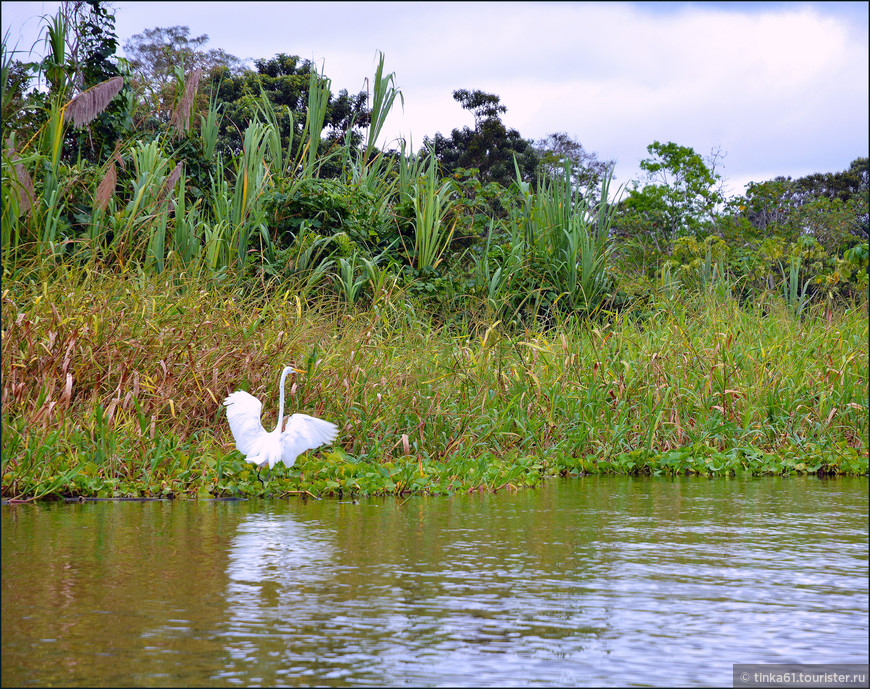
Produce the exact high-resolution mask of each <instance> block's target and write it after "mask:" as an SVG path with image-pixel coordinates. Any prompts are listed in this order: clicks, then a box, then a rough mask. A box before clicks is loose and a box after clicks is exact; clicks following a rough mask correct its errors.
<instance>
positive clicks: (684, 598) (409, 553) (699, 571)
mask: <svg viewBox="0 0 870 689" xmlns="http://www.w3.org/2000/svg"><path fill="white" fill-rule="evenodd" d="M867 498H868V490H867V481H866V479H855V480H838V481H818V480H815V479H812V480H803V479H801V480H776V479H770V480H764V481H727V480H717V481H707V480H703V479H701V480H694V479H693V480H678V481H667V480H648V479H625V478H613V479H608V478H602V479H588V480H586V479H584V480H578V481H572V482H567V481H554V482H551V483H548V484H547V485H545V486H544V487H542V488H540V489H537V490H528V491H523V492H520V493H515V494H500V495H496V496H492V495H472V496H459V495H457V496H454V497H453V498H432V499H426V498H412V499H410V500H408V501H406V502H396V501H392V500H368V501H365V500H364V501H361V502H360V504H358V505H352V504H349V503H344V504H343V503H339V502H335V501H328V500H324V501H320V502H312V503H302V502H297V501H274V502H258V501H250V502H245V503H232V504H202V503H199V504H190V505H179V504H176V505H164V506H153V505H152V506H129V505H126V506H107V505H86V506H76V507H74V508H70V506H60V507H57V506H55V507H48V508H42V507H39V508H32V509H31V507H30V506H29V507H28V508H26V509H18V508H16V510H3V511H2V512H0V515H2V517H3V534H2V535H3V549H2V555H3V577H2V585H3V610H2V614H3V626H2V632H3V635H2V642H3V678H2V679H3V684H49V683H62V684H67V685H76V684H77V685H83V684H92V685H102V686H107V685H110V684H128V685H129V684H136V685H172V684H209V685H221V686H235V685H258V684H259V685H288V686H304V685H311V684H317V685H323V686H340V685H366V684H378V685H381V684H388V685H395V684H411V685H437V684H449V685H475V686H483V685H493V686H498V685H565V684H573V685H622V684H628V683H642V684H653V685H689V684H691V685H721V684H725V683H728V682H730V681H731V680H730V678H731V664H732V663H735V662H768V663H774V662H847V661H848V662H867V642H868V633H867V613H868V584H867V575H868V571H867V570H868V568H867V555H868V549H867V523H866V512H867V503H868V500H867ZM13 515H14V516H13Z"/></svg>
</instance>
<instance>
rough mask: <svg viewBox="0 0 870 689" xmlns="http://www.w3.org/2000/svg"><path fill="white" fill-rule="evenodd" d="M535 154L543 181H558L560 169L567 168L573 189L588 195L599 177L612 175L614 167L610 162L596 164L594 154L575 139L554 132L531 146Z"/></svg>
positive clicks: (598, 181)
mask: <svg viewBox="0 0 870 689" xmlns="http://www.w3.org/2000/svg"><path fill="white" fill-rule="evenodd" d="M535 150H537V151H538V154H539V155H540V158H541V162H540V173H541V174H542V175H544V176H546V177H549V178H551V179H552V178H553V177H556V176H559V177H561V176H562V175H563V174H564V169H565V168H564V165H565V162H567V163H568V164H569V165H570V166H571V180H572V181H573V183H574V185H575V186H577V187H579V188H580V189H582V190H584V191H585V192H591V191H595V190H597V189H598V186H599V185H600V183H601V178H602V176H603V175H604V174H605V173H607V172H613V168H614V167H615V166H616V163H615V161H613V160H599V159H598V156H597V155H596V154H595V153H591V152H589V151H587V150H586V149H585V148H583V144H581V143H580V142H579V141H577V140H576V139H573V138H571V137H570V136H568V134H567V133H566V132H555V133H553V134H549V135H547V137H546V138H544V139H540V140H539V141H538V142H537V143H535Z"/></svg>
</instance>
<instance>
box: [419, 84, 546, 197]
mask: <svg viewBox="0 0 870 689" xmlns="http://www.w3.org/2000/svg"><path fill="white" fill-rule="evenodd" d="M453 99H454V100H456V101H457V102H459V103H460V104H461V105H462V107H463V108H464V109H465V110H469V111H470V112H471V113H472V114H473V115H474V129H470V128H469V127H463V128H462V129H454V130H453V131H452V133H451V135H450V138H447V137H445V136H443V135H442V134H441V133H440V132H439V133H438V134H436V135H435V136H434V137H433V138H432V139H431V140H430V139H428V138H426V139H424V141H423V144H424V147H425V148H427V149H428V148H431V149H432V150H433V151H434V152H435V155H436V156H437V157H438V162H439V163H440V165H441V169H442V171H443V174H445V175H450V174H453V173H454V172H455V171H456V170H457V169H458V168H465V169H472V168H474V169H475V170H477V176H478V179H479V180H480V182H481V183H482V184H487V183H489V182H496V183H498V184H500V185H502V186H504V187H507V186H509V185H510V184H511V182H512V181H513V176H514V163H513V161H514V158H516V159H517V160H518V161H519V163H518V164H519V166H520V170H521V171H522V175H523V179H524V180H526V181H528V180H531V179H532V177H533V176H534V174H535V171H536V169H537V166H538V154H537V152H536V151H535V148H534V146H533V145H532V142H531V141H527V140H526V139H523V138H522V137H521V136H520V134H519V132H518V131H517V130H515V129H508V128H507V127H505V125H504V123H503V122H502V121H501V118H500V117H499V115H501V114H503V113H505V112H507V107H505V106H504V105H501V103H500V101H501V99H500V98H499V97H498V96H496V95H495V94H491V93H484V92H483V91H468V90H466V89H459V90H457V91H454V92H453Z"/></svg>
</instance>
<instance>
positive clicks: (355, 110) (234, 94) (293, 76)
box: [211, 53, 369, 151]
mask: <svg viewBox="0 0 870 689" xmlns="http://www.w3.org/2000/svg"><path fill="white" fill-rule="evenodd" d="M254 65H255V67H256V71H254V70H250V69H246V70H243V71H241V72H239V73H238V74H235V75H233V74H231V73H229V71H227V70H223V69H219V70H216V71H215V72H214V73H213V75H212V77H211V83H212V84H213V86H214V88H215V89H216V90H217V94H218V101H219V102H220V103H221V108H222V111H223V124H222V127H221V142H222V145H223V146H224V147H225V148H228V149H230V150H233V151H239V150H241V145H242V140H241V132H244V130H245V127H246V125H247V123H248V122H250V121H251V120H253V119H254V117H255V116H256V113H257V105H256V103H257V100H258V99H259V98H260V94H261V93H265V94H266V97H267V98H269V100H270V101H271V103H272V105H273V106H274V108H275V111H276V114H277V116H278V126H279V128H280V130H281V140H282V145H283V146H284V147H285V149H286V146H287V144H288V143H289V142H290V138H291V136H292V140H293V146H294V150H295V148H296V147H297V146H299V145H301V135H302V128H303V126H304V124H305V111H306V108H307V107H308V90H309V86H310V78H311V73H312V71H313V69H314V64H313V63H312V62H311V61H310V60H303V59H301V58H300V57H298V56H296V55H287V54H285V53H279V54H277V55H275V56H274V57H272V58H269V59H261V60H255V61H254ZM325 78H326V77H324V76H321V77H320V79H325ZM368 122H369V112H368V109H367V108H366V94H365V92H364V91H362V92H360V93H357V94H356V95H349V94H348V92H347V90H344V89H343V90H341V91H339V93H338V95H337V96H334V95H332V94H330V96H329V102H328V103H327V107H326V117H325V120H324V126H325V129H326V137H325V139H326V140H327V141H328V142H334V141H337V140H340V139H343V137H344V136H345V134H347V133H348V132H350V133H351V141H352V143H353V144H354V145H356V144H358V143H359V142H360V141H361V140H362V135H361V134H360V132H359V128H361V127H365V126H367V125H368Z"/></svg>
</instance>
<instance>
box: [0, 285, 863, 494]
mask: <svg viewBox="0 0 870 689" xmlns="http://www.w3.org/2000/svg"><path fill="white" fill-rule="evenodd" d="M34 270H37V269H36V268H34ZM2 317H3V323H4V329H5V331H4V336H3V352H2V354H3V357H2V373H3V389H2V413H3V429H4V433H3V493H4V495H6V496H32V495H34V494H35V493H34V491H38V490H44V489H46V488H47V487H48V486H49V483H50V485H51V486H54V483H53V482H54V481H56V480H58V477H63V476H67V473H68V472H73V471H75V470H76V469H80V470H81V472H85V473H79V474H75V475H72V474H70V475H69V476H67V478H66V479H64V480H63V481H61V484H62V485H60V486H55V487H54V488H51V490H50V491H49V492H54V493H61V494H63V493H64V491H66V492H67V493H70V492H72V493H76V492H77V491H85V492H86V493H87V492H88V491H91V493H90V494H94V493H93V492H94V491H97V490H98V488H99V486H100V485H103V484H102V483H100V482H101V481H103V480H104V479H105V480H109V479H111V481H114V482H115V483H110V484H106V485H116V486H123V487H124V488H123V490H125V491H127V492H128V493H137V492H138V493H142V494H160V491H161V490H162V488H160V486H161V485H162V484H161V482H162V481H166V482H168V485H171V486H172V487H173V488H172V490H173V491H174V492H185V491H188V492H189V491H193V492H200V493H203V492H208V491H211V494H215V493H218V494H221V493H223V494H226V493H229V494H232V493H233V490H238V489H239V485H240V484H239V483H238V482H236V483H233V484H232V485H234V486H235V488H234V489H231V488H230V487H228V486H230V484H229V483H227V481H228V480H229V479H227V476H228V475H233V476H249V477H250V479H251V480H252V481H253V480H254V477H253V474H245V472H246V467H245V465H244V464H243V463H242V460H241V457H240V456H239V455H238V454H237V453H235V452H234V450H233V443H232V439H231V436H230V433H229V428H228V426H227V424H226V422H225V417H224V416H223V414H222V407H221V405H220V401H221V400H222V399H223V397H224V396H225V395H226V394H227V393H228V392H230V391H232V390H234V389H238V388H243V389H247V390H249V391H250V392H252V393H253V394H255V395H257V396H259V397H260V398H261V399H264V401H265V405H264V410H265V412H264V413H265V418H264V425H265V426H269V424H270V423H272V422H273V421H272V422H270V421H269V419H270V418H272V415H273V414H274V413H275V407H274V400H275V399H276V398H277V390H276V382H275V379H276V377H275V372H276V371H277V370H278V369H279V368H280V367H281V366H283V365H285V364H293V365H295V366H297V367H298V368H302V369H303V370H305V371H306V374H304V375H301V376H299V377H298V378H297V379H296V380H295V381H294V382H293V384H292V386H291V388H290V390H289V404H290V411H291V412H292V411H297V410H298V411H304V412H306V413H311V414H316V415H318V416H322V417H324V418H328V419H331V420H333V421H335V422H336V423H338V425H339V427H340V428H341V434H340V439H339V443H338V447H337V448H336V449H329V450H326V451H324V452H323V453H321V454H320V455H317V456H316V457H309V458H307V459H306V460H303V461H301V462H300V464H299V467H298V468H296V469H294V470H293V471H291V472H289V473H287V474H285V475H284V476H283V478H282V479H281V480H282V481H286V482H288V483H285V484H284V485H286V486H290V487H293V489H300V490H301V489H303V488H305V489H314V490H316V491H318V492H323V491H326V492H329V491H330V490H332V489H334V488H335V486H331V484H327V483H326V482H327V481H333V482H334V481H335V480H336V479H335V478H334V472H335V471H337V469H336V467H337V466H349V467H354V468H353V469H352V470H351V469H346V471H348V472H351V473H350V474H349V476H350V475H352V476H353V477H354V478H353V482H351V483H350V484H347V485H344V484H340V482H339V484H340V485H342V486H343V488H342V489H346V490H351V491H354V490H368V491H371V490H374V489H377V490H388V491H389V490H392V489H389V485H390V484H393V485H394V487H395V486H397V485H400V484H399V483H397V481H398V475H399V474H402V472H405V471H408V472H411V473H409V474H408V476H407V477H406V479H403V482H402V483H401V486H402V487H400V488H399V489H398V490H399V492H401V491H402V490H439V491H440V490H442V489H444V486H446V485H447V484H448V483H449V484H450V485H452V486H453V487H454V488H455V487H456V486H457V485H466V486H470V485H472V483H473V481H472V477H473V475H476V474H475V472H477V469H475V466H477V464H478V463H481V462H482V463H483V464H482V465H481V466H492V467H500V468H498V469H497V470H496V469H495V468H494V469H493V471H494V472H495V473H494V476H496V477H501V476H506V475H508V474H509V473H510V472H511V471H512V470H513V469H512V467H515V466H516V464H515V463H516V462H517V461H520V460H522V461H523V462H526V459H528V463H527V464H523V466H524V467H526V468H525V469H522V472H523V476H525V477H526V479H529V477H530V476H532V475H538V476H539V475H540V474H541V473H542V472H546V471H560V470H561V471H578V470H582V471H601V470H617V469H619V470H629V471H630V470H643V471H649V472H651V473H657V472H660V471H673V470H680V471H685V470H691V471H695V472H700V473H716V471H717V467H718V470H722V469H721V467H722V466H726V467H727V468H726V470H727V471H734V470H745V471H751V472H753V473H759V472H761V473H764V472H765V471H769V472H773V473H781V472H782V471H789V470H791V471H794V470H797V471H802V470H803V471H810V470H812V471H826V472H834V473H836V472H838V471H847V472H851V473H855V472H857V473H864V472H866V470H867V432H868V421H867V419H868V414H867V411H868V399H867V370H868V348H867V341H868V326H867V316H866V310H864V311H862V310H861V309H854V310H847V311H845V312H843V313H840V314H838V315H835V316H834V318H833V321H832V322H831V324H830V326H828V325H827V323H826V321H825V318H824V314H822V313H821V312H818V313H817V309H814V308H812V307H811V308H810V309H808V311H807V312H805V314H804V318H803V320H800V321H798V320H795V319H794V318H793V317H792V316H791V314H790V313H789V311H788V308H787V307H786V306H785V305H784V304H783V302H781V301H779V300H772V301H766V302H764V303H762V304H759V305H758V306H754V307H750V308H745V307H739V306H738V305H737V304H736V303H734V302H733V301H730V300H723V299H722V298H721V297H719V296H717V295H716V294H715V293H708V294H707V295H706V296H703V297H702V298H697V297H691V298H686V299H683V298H680V297H677V298H674V299H673V300H670V301H668V302H667V303H663V304H661V305H660V308H658V309H657V310H656V311H655V312H654V314H653V315H652V316H650V317H649V318H647V319H646V320H642V321H640V320H635V319H633V318H631V317H630V316H629V315H624V316H621V317H619V318H618V319H616V320H614V321H611V322H598V323H596V322H594V321H586V322H579V321H578V323H577V324H576V325H575V326H573V327H570V328H565V329H560V330H556V331H527V332H526V333H525V334H522V335H511V334H510V333H508V332H506V331H504V330H502V329H501V328H500V327H499V326H498V325H491V326H490V327H481V328H480V329H477V328H475V327H472V326H471V325H470V324H469V325H465V326H454V327H452V328H449V329H448V328H444V327H436V326H433V325H432V323H431V321H428V320H427V319H426V318H425V317H421V311H420V310H419V309H418V308H417V307H415V306H414V304H413V300H412V299H409V297H408V295H407V294H404V293H402V292H397V291H393V292H391V293H390V294H388V295H387V296H385V297H384V298H382V299H381V300H380V301H379V302H378V305H377V308H371V309H365V310H358V309H352V310H345V309H344V308H339V309H337V308H336V307H335V306H334V302H332V301H329V302H322V303H317V302H312V303H306V302H304V301H302V300H300V299H298V298H297V296H296V294H295V293H294V291H293V289H284V288H281V289H279V290H278V291H275V292H272V293H270V294H268V295H261V296H256V295H250V296H243V295H242V294H241V293H239V292H238V291H237V290H235V289H234V288H232V287H231V286H229V285H226V286H224V287H220V286H218V285H212V286H211V287H210V288H209V289H208V290H206V289H202V288H201V285H200V284H198V283H191V282H185V280H184V279H183V278H182V277H181V276H180V275H179V274H175V275H172V276H170V275H169V273H168V271H167V272H165V273H164V274H163V276H162V277H148V276H147V275H144V274H139V275H136V274H134V273H127V274H125V275H117V274H108V275H107V274H102V273H99V272H94V271H91V272H88V271H84V272H82V271H78V270H69V269H63V268H61V269H60V270H56V271H54V272H52V273H50V274H44V275H41V274H39V273H38V272H32V273H19V276H18V277H16V278H15V279H13V280H9V279H7V280H5V281H4V291H3V295H2ZM406 445H407V449H406ZM46 448H48V449H46ZM95 449H96V453H95ZM46 453H48V454H46ZM789 457H791V458H792V459H790V460H789V459H788V458H789ZM523 458H526V459H523ZM728 462H730V464H728ZM787 462H791V463H790V464H788V463H787ZM46 463H47V465H46ZM179 463H180V464H179ZM668 463H670V464H668ZM46 466H48V468H47V469H46V468H45V467H46ZM412 466H413V467H416V468H415V469H414V470H413V471H412V470H411V469H410V468H407V467H412ZM173 467H174V468H173ZM403 467H405V468H403ZM532 467H537V468H536V469H533V468H532ZM668 467H671V468H670V469H669V468H668ZM363 469H365V472H363ZM381 469H383V471H386V472H387V477H386V478H384V474H383V472H382V471H381ZM228 472H229V473H228ZM294 472H295V473H294ZM330 472H333V473H330ZM359 472H363V473H364V474H365V475H368V473H371V474H372V475H371V476H370V477H369V478H368V479H365V478H364V477H363V474H361V473H359ZM414 472H416V473H414ZM427 472H428V473H427ZM43 473H44V474H45V475H44V476H42V474H43ZM327 475H328V476H332V477H333V478H328V479H327V478H324V477H326V476H327ZM40 477H41V478H40ZM180 477H183V478H180ZM378 477H380V478H378ZM426 477H428V478H426ZM85 478H87V480H88V481H90V483H88V482H86V481H85ZM526 479H524V480H526ZM235 480H236V479H233V481H235ZM342 480H343V479H342ZM415 481H416V483H414V482H415ZM493 481H495V479H493ZM83 482H84V483H83ZM119 482H120V483H119ZM354 482H355V483H354ZM433 482H434V483H433ZM470 482H471V483H470ZM339 484H337V485H339ZM249 485H252V484H249ZM474 485H477V484H474ZM486 485H490V484H489V483H487V484H486ZM515 485H516V484H515ZM87 486H91V488H87ZM219 486H224V487H223V488H219ZM354 486H356V487H355V488H354ZM409 486H410V487H409ZM103 489H105V485H103Z"/></svg>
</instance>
